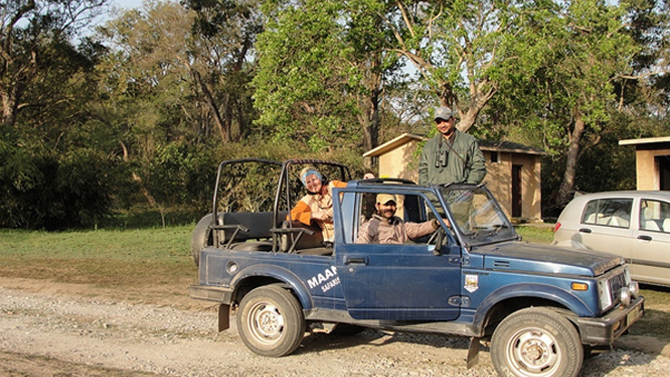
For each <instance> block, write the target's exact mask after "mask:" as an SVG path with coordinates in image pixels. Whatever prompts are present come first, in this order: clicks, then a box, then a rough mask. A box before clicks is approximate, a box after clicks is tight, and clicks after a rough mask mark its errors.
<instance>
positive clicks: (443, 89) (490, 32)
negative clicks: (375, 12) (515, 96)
mask: <svg viewBox="0 0 670 377" xmlns="http://www.w3.org/2000/svg"><path fill="white" fill-rule="evenodd" d="M395 3H396V4H397V8H396V10H395V11H394V12H389V13H387V14H385V16H384V17H385V20H386V22H387V24H388V25H389V27H390V28H391V29H392V30H393V31H394V34H395V39H396V41H395V45H394V46H393V48H392V51H394V52H395V53H397V54H399V55H402V56H404V57H405V58H407V59H408V61H409V62H410V63H411V64H412V65H413V67H414V68H416V70H417V71H418V72H419V74H420V76H421V78H422V81H423V82H424V83H425V84H426V86H427V87H428V88H429V89H430V90H431V91H432V92H433V94H434V95H435V96H436V98H438V100H439V103H440V105H442V106H450V107H452V108H454V109H456V110H457V111H459V113H460V122H459V124H458V126H457V127H458V128H459V129H460V130H461V131H464V132H465V131H468V130H469V129H470V128H471V127H472V126H473V125H474V124H475V121H476V120H477V117H478V116H479V114H480V112H481V111H482V110H483V109H484V108H485V106H486V105H487V103H488V102H489V100H491V98H493V96H494V95H495V94H496V93H497V92H498V85H499V83H498V81H497V75H496V74H495V71H496V69H497V68H498V66H499V65H500V64H501V63H502V62H504V61H505V59H506V56H505V52H506V45H507V44H509V43H515V41H514V39H515V38H516V36H517V34H518V32H519V30H518V29H515V28H513V25H514V21H515V19H516V17H517V15H518V8H523V4H524V2H515V1H512V2H509V1H501V0H483V1H481V0H454V1H416V0H411V1H402V0H399V1H396V2H395ZM517 7H518V8H517Z"/></svg>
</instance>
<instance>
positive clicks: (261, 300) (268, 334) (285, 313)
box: [237, 285, 306, 357]
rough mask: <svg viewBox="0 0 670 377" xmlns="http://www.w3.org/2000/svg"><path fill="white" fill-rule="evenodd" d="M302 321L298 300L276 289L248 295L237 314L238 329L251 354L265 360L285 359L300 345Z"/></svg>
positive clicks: (260, 288)
mask: <svg viewBox="0 0 670 377" xmlns="http://www.w3.org/2000/svg"><path fill="white" fill-rule="evenodd" d="M305 326H306V324H305V318H304V316H303V313H302V307H301V306H300V303H299V302H298V300H297V299H296V298H295V296H293V295H292V294H291V292H289V291H288V290H286V289H284V288H281V287H280V286H278V285H268V286H263V287H259V288H256V289H254V290H252V291H251V292H249V293H248V294H247V295H246V296H244V298H243V299H242V302H240V307H239V310H238V313H237V329H238V332H239V334H240V337H241V338H242V341H243V342H244V344H245V345H246V346H247V348H249V349H250V350H251V351H252V352H253V353H256V354H258V355H261V356H268V357H281V356H286V355H288V354H290V353H292V352H293V351H295V349H296V348H298V346H299V345H300V343H301V342H302V339H303V337H304V335H305Z"/></svg>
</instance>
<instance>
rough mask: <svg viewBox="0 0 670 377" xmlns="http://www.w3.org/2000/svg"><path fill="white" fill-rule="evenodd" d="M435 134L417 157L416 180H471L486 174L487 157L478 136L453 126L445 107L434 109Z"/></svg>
mask: <svg viewBox="0 0 670 377" xmlns="http://www.w3.org/2000/svg"><path fill="white" fill-rule="evenodd" d="M434 118H435V126H436V127H437V131H438V134H437V135H435V136H434V137H433V138H431V139H430V140H428V141H427V142H426V145H425V147H424V148H423V152H422V153H421V159H420V161H419V184H420V185H429V184H449V183H454V182H456V183H474V184H479V183H481V182H482V180H484V177H485V176H486V161H485V160H484V154H483V153H482V151H481V149H479V144H478V143H477V140H476V139H475V138H474V137H473V136H472V135H468V134H466V133H463V132H461V131H459V130H458V129H456V120H455V118H454V114H453V112H452V111H451V109H450V108H448V107H439V108H437V109H436V111H435V117H434Z"/></svg>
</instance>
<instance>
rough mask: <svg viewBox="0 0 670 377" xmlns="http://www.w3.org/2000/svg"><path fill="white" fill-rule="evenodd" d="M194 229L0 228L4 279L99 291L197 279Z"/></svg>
mask: <svg viewBox="0 0 670 377" xmlns="http://www.w3.org/2000/svg"><path fill="white" fill-rule="evenodd" d="M192 231H193V227H191V226H180V227H169V228H166V229H162V228H154V229H140V230H126V231H120V230H96V231H72V232H52V233H50V232H36V231H22V230H0V276H3V277H10V278H13V277H15V278H29V279H51V280H54V281H56V282H62V283H86V284H94V285H97V286H100V287H118V286H138V285H149V284H165V283H168V282H170V281H175V280H176V281H181V280H184V279H187V278H190V279H192V278H193V277H194V276H196V269H195V266H194V264H193V261H192V259H191V256H190V237H191V232H192Z"/></svg>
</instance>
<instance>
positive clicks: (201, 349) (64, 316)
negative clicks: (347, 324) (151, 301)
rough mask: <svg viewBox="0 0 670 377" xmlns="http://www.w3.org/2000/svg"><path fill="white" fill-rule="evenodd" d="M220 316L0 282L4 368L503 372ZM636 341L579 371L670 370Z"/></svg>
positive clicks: (461, 344) (402, 345)
mask: <svg viewBox="0 0 670 377" xmlns="http://www.w3.org/2000/svg"><path fill="white" fill-rule="evenodd" d="M216 323H217V316H216V311H215V308H214V307H213V306H212V307H206V306H204V305H203V306H202V307H201V308H198V309H191V310H181V309H178V308H176V307H173V306H158V305H147V304H132V303H128V302H122V301H115V300H108V299H101V298H99V297H96V298H90V297H87V296H80V295H71V294H53V293H51V292H48V293H45V292H39V291H38V292H35V291H31V290H22V289H13V288H2V287H0V376H35V377H42V376H45V377H46V376H50V377H77V376H114V377H131V376H132V377H136V376H150V375H160V376H193V377H196V376H197V377H200V376H228V377H236V376H245V377H246V376H263V377H265V376H268V377H270V376H273V377H274V376H319V377H340V376H347V377H364V376H480V377H486V376H496V373H495V370H494V368H493V366H492V364H491V359H490V356H489V353H488V349H484V350H483V351H482V352H481V353H480V363H479V365H478V366H476V367H475V368H473V369H470V370H467V369H466V368H465V358H466V352H467V345H468V342H467V339H464V338H445V337H441V336H431V335H413V334H395V335H394V334H388V333H383V332H379V331H374V330H366V331H365V332H363V333H361V334H359V335H356V336H350V337H338V336H334V335H327V334H323V333H312V334H308V335H307V336H306V337H305V340H304V341H303V343H302V345H301V346H300V348H299V349H298V350H297V351H296V352H295V353H294V354H293V355H290V356H288V357H284V358H280V359H272V358H264V357H260V356H256V355H254V354H252V353H250V352H249V351H248V350H247V349H246V348H245V347H244V345H243V344H242V341H241V340H240V339H239V337H238V335H237V330H236V329H235V327H234V325H233V328H232V329H229V330H228V331H225V332H222V333H217V332H216ZM624 338H625V337H624ZM635 341H637V342H638V343H640V344H647V345H648V344H649V342H647V341H645V340H644V339H635ZM629 343H630V344H635V342H629ZM629 343H626V342H625V341H624V342H623V343H617V347H616V348H615V350H614V351H612V352H608V353H605V354H601V355H598V356H595V357H592V358H589V359H587V360H586V361H585V363H584V367H583V369H582V373H581V376H589V377H604V376H612V377H614V376H622V377H623V376H626V377H631V376H632V377H635V376H640V377H642V376H645V377H646V376H665V375H668V371H669V370H670V358H668V357H666V356H663V355H662V354H661V352H660V348H658V350H657V351H656V352H648V351H645V352H642V351H639V350H636V348H637V349H640V348H643V349H644V347H637V346H630V345H629ZM661 348H662V347H661Z"/></svg>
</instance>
